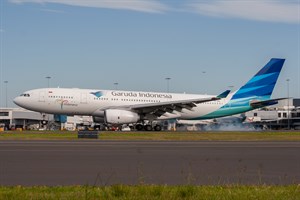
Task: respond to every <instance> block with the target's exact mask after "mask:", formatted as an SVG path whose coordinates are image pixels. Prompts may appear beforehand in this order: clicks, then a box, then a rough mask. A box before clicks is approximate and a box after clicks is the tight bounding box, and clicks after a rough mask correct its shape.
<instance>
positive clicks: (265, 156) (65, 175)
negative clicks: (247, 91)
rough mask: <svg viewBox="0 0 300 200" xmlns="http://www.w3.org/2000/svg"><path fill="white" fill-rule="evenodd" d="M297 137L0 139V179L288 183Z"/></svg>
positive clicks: (297, 163) (298, 148) (294, 170)
mask: <svg viewBox="0 0 300 200" xmlns="http://www.w3.org/2000/svg"><path fill="white" fill-rule="evenodd" d="M299 152H300V142H213V141H212V142H210V141H205V142H204V141H199V142H186V141H178V142H165V141H162V142H158V141H100V140H75V141H74V140H70V141H61V140H57V141H46V140H41V141H37V140H35V141H26V140H20V141H18V140H10V141H0V185H5V186H7V185H25V186H32V185H47V186H54V185H84V184H88V185H112V184H169V185H177V184H196V185H203V184H205V185H217V184H221V185H225V184H280V185H285V184H294V183H297V184H299V183H300V153H299Z"/></svg>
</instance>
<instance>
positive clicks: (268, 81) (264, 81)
mask: <svg viewBox="0 0 300 200" xmlns="http://www.w3.org/2000/svg"><path fill="white" fill-rule="evenodd" d="M284 61H285V59H280V58H272V59H271V60H270V61H269V62H268V63H267V64H266V65H265V66H264V67H263V68H262V69H261V70H260V71H259V72H258V73H257V74H255V76H253V77H252V78H251V79H250V80H249V81H248V82H247V83H246V84H245V85H244V86H242V87H241V88H240V89H239V90H238V91H237V92H236V93H235V94H234V95H233V97H232V100H235V99H241V98H249V97H260V99H269V98H270V96H271V94H272V92H273V89H274V87H275V84H276V82H277V79H278V76H279V74H280V71H281V69H282V66H283V63H284Z"/></svg>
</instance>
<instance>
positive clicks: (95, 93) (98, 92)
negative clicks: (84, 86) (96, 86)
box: [90, 91, 104, 98]
mask: <svg viewBox="0 0 300 200" xmlns="http://www.w3.org/2000/svg"><path fill="white" fill-rule="evenodd" d="M90 94H92V95H94V96H96V97H97V98H100V97H102V96H103V95H104V94H103V92H101V91H97V92H91V93H90Z"/></svg>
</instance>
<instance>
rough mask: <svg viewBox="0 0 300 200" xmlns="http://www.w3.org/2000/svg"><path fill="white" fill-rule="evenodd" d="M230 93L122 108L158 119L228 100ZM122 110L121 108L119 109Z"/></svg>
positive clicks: (228, 91)
mask: <svg viewBox="0 0 300 200" xmlns="http://www.w3.org/2000/svg"><path fill="white" fill-rule="evenodd" d="M229 93H230V90H226V91H225V92H223V93H221V94H220V95H218V96H214V97H209V98H200V99H189V100H178V101H167V102H159V103H147V104H138V105H129V106H122V107H121V108H122V109H127V110H132V111H135V112H137V113H139V114H140V115H144V116H147V118H154V119H155V118H157V117H160V116H162V115H163V114H165V113H172V112H173V111H178V112H182V110H183V109H187V110H192V109H193V107H196V104H199V103H204V102H209V101H217V100H220V99H222V98H226V97H227V95H228V94H229ZM118 108H120V107H118Z"/></svg>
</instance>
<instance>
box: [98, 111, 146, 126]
mask: <svg viewBox="0 0 300 200" xmlns="http://www.w3.org/2000/svg"><path fill="white" fill-rule="evenodd" d="M104 119H105V121H106V123H108V124H130V123H136V122H138V121H139V120H140V116H139V115H138V114H137V113H135V112H132V111H128V110H117V109H107V110H105V112H104Z"/></svg>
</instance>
